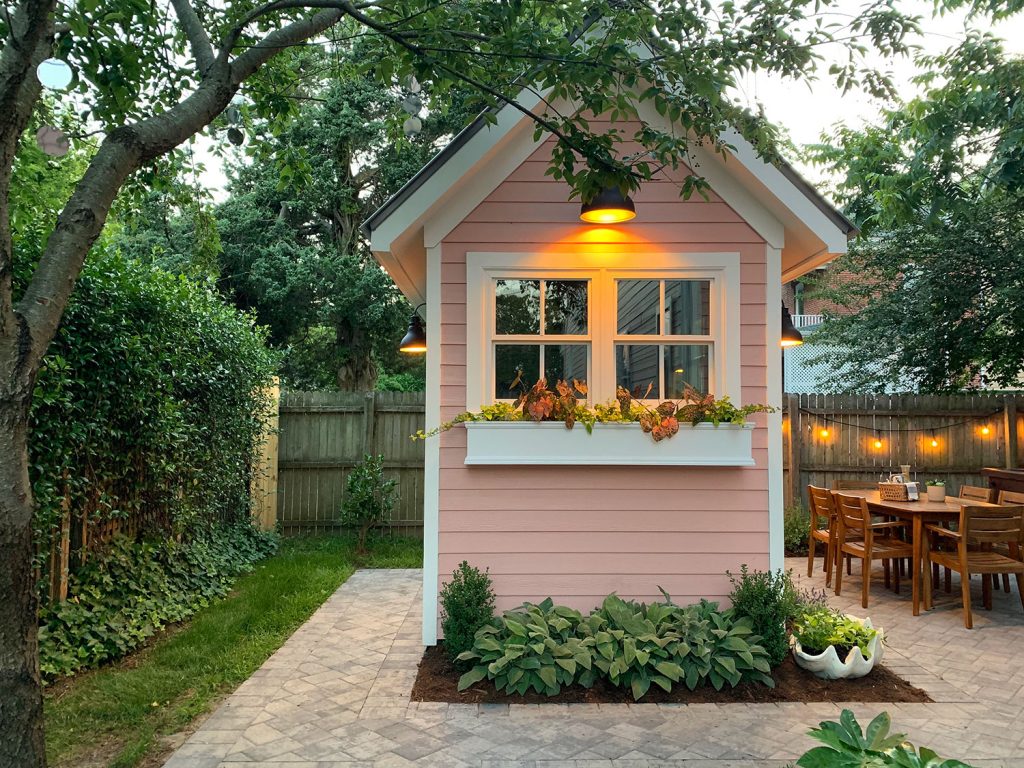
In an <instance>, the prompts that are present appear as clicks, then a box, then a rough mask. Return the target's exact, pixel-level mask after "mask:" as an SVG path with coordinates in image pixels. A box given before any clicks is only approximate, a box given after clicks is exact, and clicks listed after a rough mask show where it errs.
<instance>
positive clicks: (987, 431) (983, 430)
mask: <svg viewBox="0 0 1024 768" xmlns="http://www.w3.org/2000/svg"><path fill="white" fill-rule="evenodd" d="M991 433H992V430H991V429H989V426H988V424H986V425H985V426H983V427H982V428H981V434H983V435H985V437H988V436H989V435H990V434H991Z"/></svg>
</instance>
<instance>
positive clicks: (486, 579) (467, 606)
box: [441, 560, 494, 661]
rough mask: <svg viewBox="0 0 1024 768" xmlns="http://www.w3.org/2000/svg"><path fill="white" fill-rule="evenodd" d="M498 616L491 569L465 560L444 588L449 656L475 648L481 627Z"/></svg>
mask: <svg viewBox="0 0 1024 768" xmlns="http://www.w3.org/2000/svg"><path fill="white" fill-rule="evenodd" d="M493 618H494V590H493V589H492V588H491V577H490V576H489V575H488V574H487V571H481V570H480V569H479V568H475V567H474V566H471V565H470V564H469V563H467V562H466V561H465V560H463V561H462V562H461V563H459V567H458V568H456V569H455V570H454V571H452V578H451V581H449V582H447V583H446V584H445V585H444V586H442V587H441V631H442V632H443V633H444V649H445V652H446V653H447V654H448V658H450V659H451V660H452V661H455V660H456V659H457V658H458V657H459V654H461V653H465V652H466V651H469V650H471V649H472V648H473V638H474V637H475V636H476V633H477V630H478V629H480V627H482V626H483V625H484V624H486V623H487V622H489V621H490V620H491V619H493Z"/></svg>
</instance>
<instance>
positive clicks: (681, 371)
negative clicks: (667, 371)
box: [673, 368, 686, 373]
mask: <svg viewBox="0 0 1024 768" xmlns="http://www.w3.org/2000/svg"><path fill="white" fill-rule="evenodd" d="M673 373H686V371H684V370H683V369H682V368H676V369H675V370H674V371H673Z"/></svg>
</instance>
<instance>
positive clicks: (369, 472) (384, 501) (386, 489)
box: [339, 454, 395, 555]
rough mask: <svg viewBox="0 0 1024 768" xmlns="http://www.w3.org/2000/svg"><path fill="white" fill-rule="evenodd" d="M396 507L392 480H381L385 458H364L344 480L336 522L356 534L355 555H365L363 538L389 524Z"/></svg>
mask: <svg viewBox="0 0 1024 768" xmlns="http://www.w3.org/2000/svg"><path fill="white" fill-rule="evenodd" d="M394 506H395V480H394V479H385V477H384V455H383V454H378V455H377V456H373V455H371V454H366V456H364V457H363V460H362V461H361V462H360V463H359V464H357V465H356V466H355V467H354V468H353V469H352V471H351V472H350V473H349V475H348V477H347V478H346V479H345V496H344V497H343V498H342V501H341V514H340V515H339V518H340V520H341V523H342V525H346V526H351V527H353V528H355V529H356V530H357V534H358V544H357V549H356V551H357V553H358V554H361V555H365V554H366V537H367V534H369V532H370V529H371V528H373V527H374V526H375V525H379V524H380V523H382V522H384V521H386V520H388V519H389V518H390V517H391V510H392V509H393V508H394Z"/></svg>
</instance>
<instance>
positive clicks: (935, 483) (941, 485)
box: [925, 480, 946, 488]
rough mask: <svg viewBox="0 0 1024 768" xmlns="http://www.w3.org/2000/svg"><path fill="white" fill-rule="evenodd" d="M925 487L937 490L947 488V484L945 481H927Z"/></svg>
mask: <svg viewBox="0 0 1024 768" xmlns="http://www.w3.org/2000/svg"><path fill="white" fill-rule="evenodd" d="M925 485H930V486H934V487H936V488H945V487H946V483H945V481H943V480H926V481H925Z"/></svg>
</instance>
